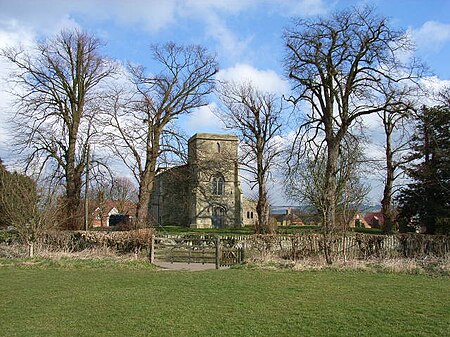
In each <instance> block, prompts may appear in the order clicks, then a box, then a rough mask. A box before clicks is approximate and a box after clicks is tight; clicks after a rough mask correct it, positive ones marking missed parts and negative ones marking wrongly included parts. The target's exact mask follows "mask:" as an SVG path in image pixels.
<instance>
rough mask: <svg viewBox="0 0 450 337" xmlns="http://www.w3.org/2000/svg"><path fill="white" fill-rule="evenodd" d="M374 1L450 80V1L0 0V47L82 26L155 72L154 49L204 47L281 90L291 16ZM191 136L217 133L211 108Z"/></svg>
mask: <svg viewBox="0 0 450 337" xmlns="http://www.w3.org/2000/svg"><path fill="white" fill-rule="evenodd" d="M361 4H371V5H373V6H375V7H376V8H377V9H378V12H379V14H380V15H382V16H386V17H388V18H390V22H391V24H392V25H393V26H394V27H396V28H403V29H406V30H408V32H409V34H410V35H411V37H412V39H413V40H414V41H415V43H416V46H417V56H419V57H421V58H422V59H423V61H425V62H426V63H427V64H428V66H429V67H430V70H431V72H432V74H433V75H435V77H434V78H433V86H437V87H440V86H442V85H448V84H449V83H450V82H448V81H450V14H449V13H450V0H426V1H425V0H374V1H356V0H355V1H350V0H348V1H345V0H334V1H326V0H297V1H294V0H279V1H275V0H185V1H181V0H160V1H153V0H147V1H144V0H123V1H118V0H110V1H106V0H105V1H100V0H79V1H76V0H73V1H65V0H60V1H56V0H53V1H51V0H43V1H39V0H14V1H10V0H0V48H2V47H5V46H8V45H14V44H17V43H22V44H24V45H25V46H27V45H31V44H32V43H33V41H35V40H36V39H42V38H45V37H47V36H49V35H52V34H55V33H57V32H58V31H59V30H60V29H61V28H63V27H67V26H77V27H80V28H83V29H86V30H88V31H89V32H91V33H93V34H95V35H96V36H98V37H99V38H101V39H102V40H103V41H104V42H106V46H105V47H104V49H103V52H104V54H105V55H107V56H109V57H111V58H113V59H117V60H119V61H122V62H127V61H131V62H134V63H139V64H142V65H144V66H146V67H148V69H149V70H150V71H152V70H154V71H156V69H155V68H154V67H155V65H154V64H152V62H151V58H150V53H149V46H150V45H151V44H153V43H160V42H167V41H174V42H177V43H180V44H192V43H195V44H201V45H203V46H204V47H206V48H207V49H208V50H210V51H211V52H214V53H216V54H217V57H218V60H219V64H220V69H221V71H220V73H219V77H220V78H223V79H233V80H240V79H244V80H247V79H250V80H252V81H253V82H254V83H256V84H257V85H258V86H260V88H262V89H264V90H268V91H274V92H276V93H279V94H282V93H285V92H286V91H288V90H289V83H288V82H287V81H286V79H285V78H284V77H283V69H282V63H281V60H282V57H283V41H282V38H281V36H282V33H283V28H284V27H286V26H289V25H290V23H291V18H292V17H311V16H315V15H326V14H327V13H329V12H332V11H335V10H339V9H344V8H347V7H349V6H354V5H361ZM5 73H7V66H6V65H5V63H4V62H2V61H0V123H1V125H0V157H2V158H4V159H6V162H8V160H9V158H14V157H15V155H14V153H11V152H9V151H8V146H7V145H8V142H9V140H10V135H8V132H7V127H5V123H4V122H5V118H6V113H7V111H8V108H9V105H10V100H9V96H8V94H7V93H6V92H5V83H4V82H3V79H4V76H3V75H4V74H5ZM180 126H181V127H182V128H183V129H184V131H185V132H186V134H188V135H190V134H193V133H195V132H219V131H220V130H221V128H220V123H219V122H218V121H217V119H216V118H215V116H214V115H213V114H212V113H211V111H210V109H209V107H205V108H203V109H200V110H199V111H197V112H195V113H194V114H192V115H191V116H189V117H187V118H184V119H182V120H181V121H180Z"/></svg>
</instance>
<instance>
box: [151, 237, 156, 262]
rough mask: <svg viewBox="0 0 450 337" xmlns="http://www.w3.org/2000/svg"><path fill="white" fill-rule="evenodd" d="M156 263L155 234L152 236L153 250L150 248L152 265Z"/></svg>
mask: <svg viewBox="0 0 450 337" xmlns="http://www.w3.org/2000/svg"><path fill="white" fill-rule="evenodd" d="M154 262H155V234H152V239H151V248H150V263H154Z"/></svg>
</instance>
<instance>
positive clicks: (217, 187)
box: [212, 176, 225, 195]
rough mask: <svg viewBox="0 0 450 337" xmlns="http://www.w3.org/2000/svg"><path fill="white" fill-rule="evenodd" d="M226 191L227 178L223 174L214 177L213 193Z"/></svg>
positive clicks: (221, 193) (217, 193)
mask: <svg viewBox="0 0 450 337" xmlns="http://www.w3.org/2000/svg"><path fill="white" fill-rule="evenodd" d="M224 192H225V180H224V179H223V177H222V176H217V177H214V178H213V180H212V194H214V195H223V194H224Z"/></svg>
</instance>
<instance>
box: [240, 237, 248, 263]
mask: <svg viewBox="0 0 450 337" xmlns="http://www.w3.org/2000/svg"><path fill="white" fill-rule="evenodd" d="M246 248H247V242H246V241H244V242H243V243H242V248H241V261H239V262H240V263H244V262H245V250H246Z"/></svg>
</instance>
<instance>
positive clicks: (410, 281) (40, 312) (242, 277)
mask: <svg viewBox="0 0 450 337" xmlns="http://www.w3.org/2000/svg"><path fill="white" fill-rule="evenodd" d="M0 318H1V319H0V335H1V336H449V335H450V279H449V278H446V277H430V276H425V275H406V274H383V273H368V272H356V271H355V272H348V271H346V272H337V271H320V272H294V271H268V270H248V269H230V270H218V271H216V270H212V271H204V272H168V271H155V270H153V269H151V268H148V267H145V266H143V265H140V264H135V265H132V266H131V267H126V268H124V267H123V266H121V265H118V267H115V266H114V265H112V264H109V263H106V264H99V265H94V266H92V264H89V263H87V264H86V266H83V264H82V263H81V264H68V265H64V264H63V265H54V264H51V263H50V264H42V263H41V266H40V267H23V266H15V265H14V264H11V263H9V264H8V263H6V262H5V261H4V260H3V261H2V260H0Z"/></svg>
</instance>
